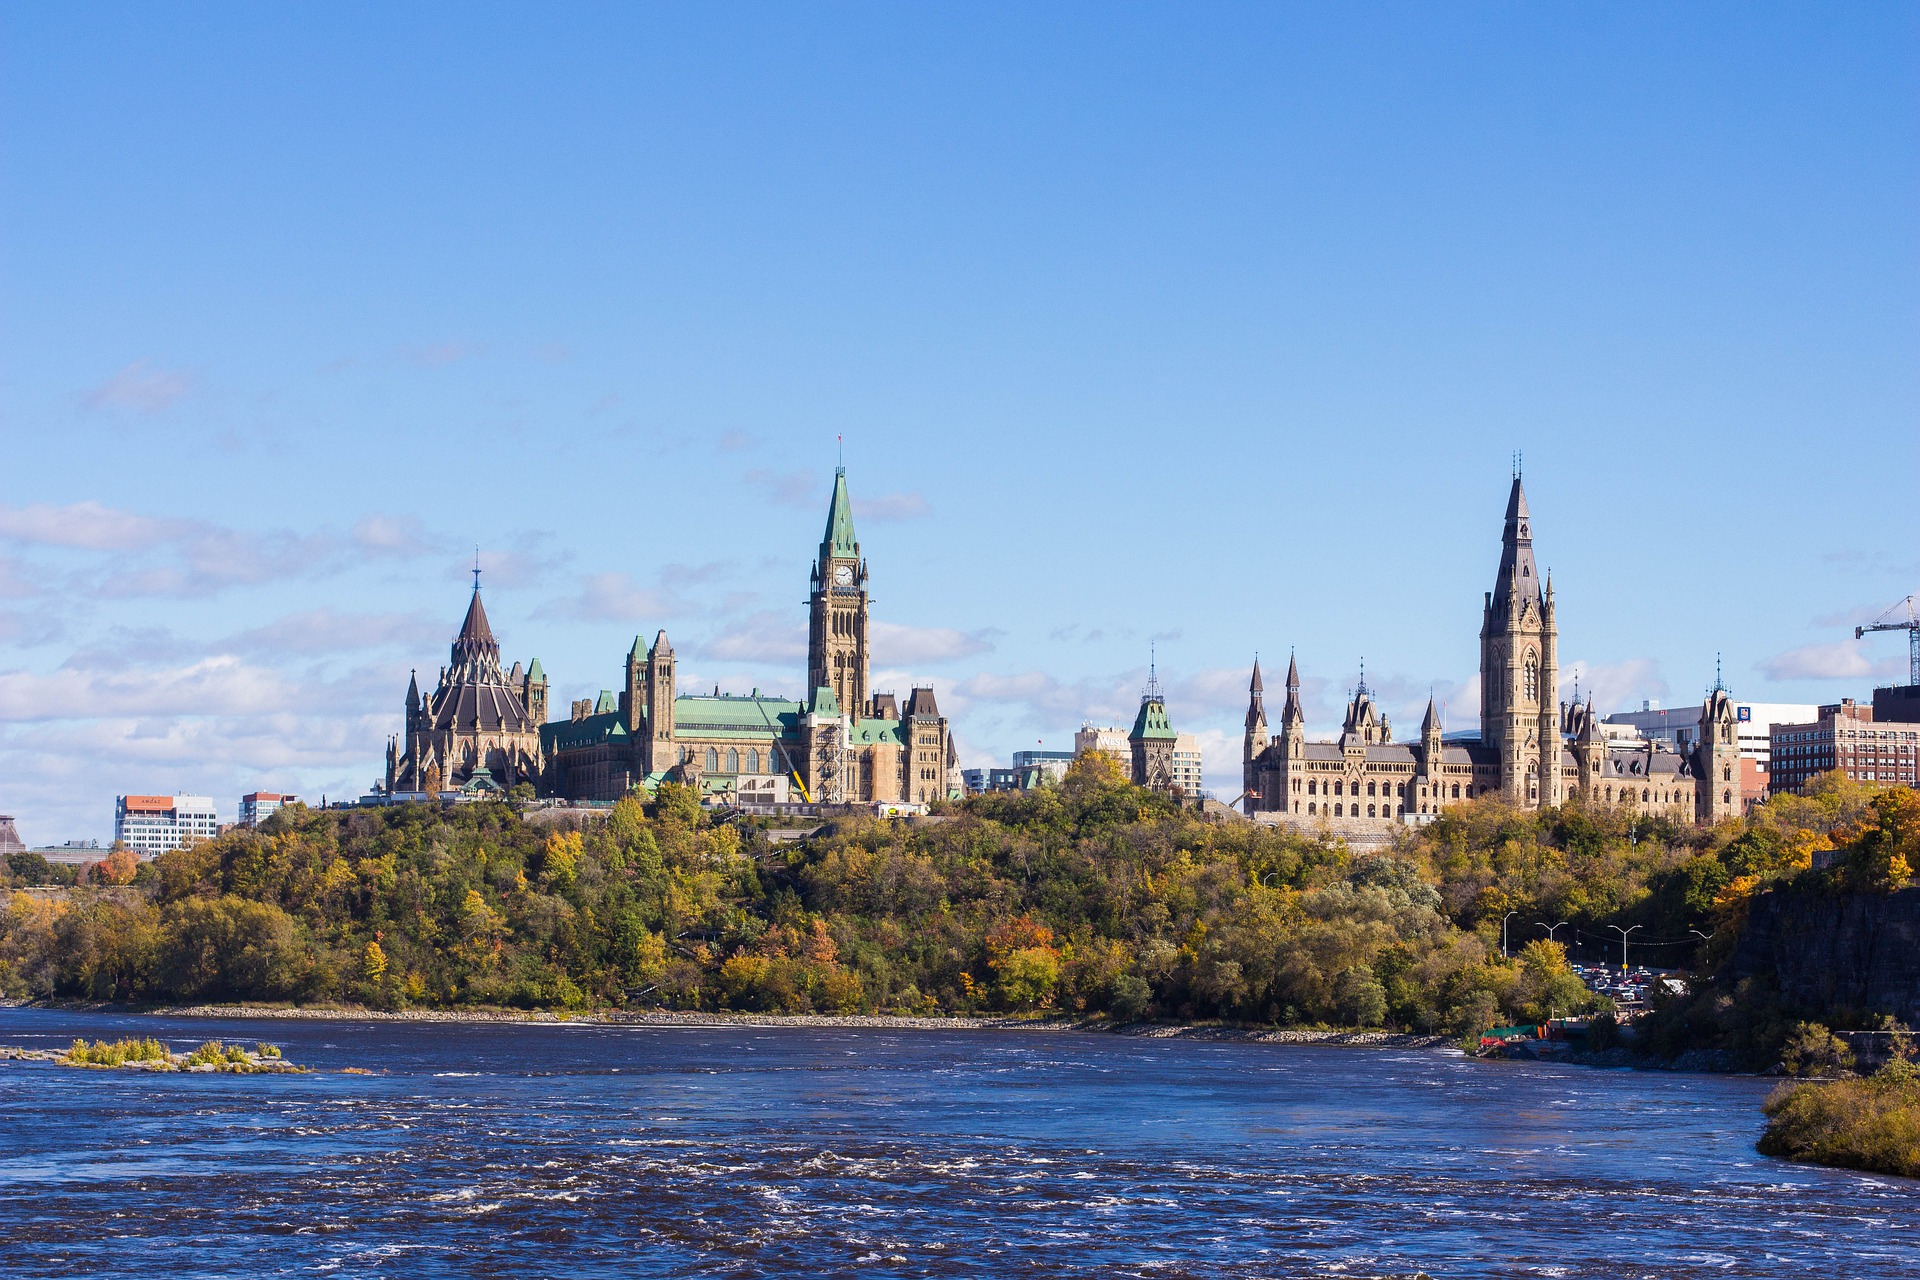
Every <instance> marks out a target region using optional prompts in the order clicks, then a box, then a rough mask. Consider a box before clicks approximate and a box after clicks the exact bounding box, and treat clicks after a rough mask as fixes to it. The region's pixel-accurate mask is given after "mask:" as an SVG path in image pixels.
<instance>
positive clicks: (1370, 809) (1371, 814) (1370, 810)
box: [1367, 805, 1380, 818]
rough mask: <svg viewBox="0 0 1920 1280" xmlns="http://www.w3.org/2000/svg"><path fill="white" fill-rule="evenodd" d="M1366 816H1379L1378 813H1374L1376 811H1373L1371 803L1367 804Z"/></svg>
mask: <svg viewBox="0 0 1920 1280" xmlns="http://www.w3.org/2000/svg"><path fill="white" fill-rule="evenodd" d="M1367 816H1368V817H1369V818H1377V817H1379V816H1380V815H1378V814H1376V813H1375V812H1374V811H1373V806H1372V805H1368V806H1367Z"/></svg>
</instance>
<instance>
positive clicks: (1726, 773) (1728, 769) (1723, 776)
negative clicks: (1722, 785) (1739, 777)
mask: <svg viewBox="0 0 1920 1280" xmlns="http://www.w3.org/2000/svg"><path fill="white" fill-rule="evenodd" d="M1720 781H1722V782H1732V781H1733V766H1732V765H1726V766H1724V767H1723V768H1722V769H1721V770H1720Z"/></svg>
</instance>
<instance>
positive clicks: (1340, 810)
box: [1333, 804, 1347, 818]
mask: <svg viewBox="0 0 1920 1280" xmlns="http://www.w3.org/2000/svg"><path fill="white" fill-rule="evenodd" d="M1345 808H1346V806H1345V805H1338V804H1337V805H1335V806H1333V816H1334V817H1336V818H1344V817H1346V816H1347V815H1346V813H1345V812H1344V810H1345Z"/></svg>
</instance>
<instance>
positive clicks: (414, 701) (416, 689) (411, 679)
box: [407, 671, 420, 718]
mask: <svg viewBox="0 0 1920 1280" xmlns="http://www.w3.org/2000/svg"><path fill="white" fill-rule="evenodd" d="M419 709H420V673H419V672H418V671H409V672H407V713H408V716H409V718H411V716H412V714H413V713H414V712H416V711H418V710H419Z"/></svg>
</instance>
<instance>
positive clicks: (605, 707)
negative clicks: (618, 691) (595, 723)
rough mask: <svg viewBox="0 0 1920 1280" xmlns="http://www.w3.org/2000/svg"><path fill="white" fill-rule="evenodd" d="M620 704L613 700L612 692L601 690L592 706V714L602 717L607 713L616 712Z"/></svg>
mask: <svg viewBox="0 0 1920 1280" xmlns="http://www.w3.org/2000/svg"><path fill="white" fill-rule="evenodd" d="M619 709H620V704H619V703H618V702H617V701H615V700H614V696H613V690H611V689H602V690H601V691H600V696H599V698H597V699H595V701H594V704H593V714H595V715H597V716H603V715H605V714H607V712H609V711H618V710H619Z"/></svg>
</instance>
